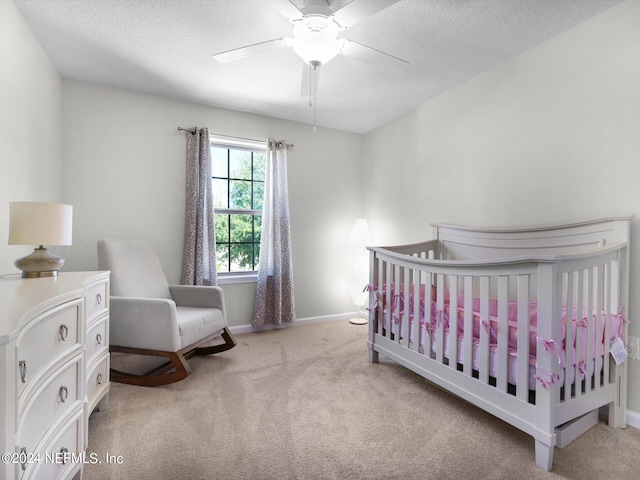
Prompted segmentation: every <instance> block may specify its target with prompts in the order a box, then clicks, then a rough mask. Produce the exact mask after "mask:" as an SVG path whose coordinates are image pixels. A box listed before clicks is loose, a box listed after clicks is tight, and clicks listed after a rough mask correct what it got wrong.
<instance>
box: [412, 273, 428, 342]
mask: <svg viewBox="0 0 640 480" xmlns="http://www.w3.org/2000/svg"><path fill="white" fill-rule="evenodd" d="M420 282H421V273H420V270H413V324H412V325H411V330H412V331H411V339H412V343H411V349H412V350H415V351H416V352H418V351H420V330H421V328H420V320H421V319H420V306H421V305H425V303H424V298H421V295H420Z"/></svg>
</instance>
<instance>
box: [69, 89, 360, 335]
mask: <svg viewBox="0 0 640 480" xmlns="http://www.w3.org/2000/svg"><path fill="white" fill-rule="evenodd" d="M62 91H63V191H64V200H65V201H66V202H68V203H70V204H72V205H74V208H75V224H74V245H73V249H72V251H70V252H69V253H68V254H67V256H66V259H67V267H65V268H69V269H77V270H87V269H94V268H97V256H96V242H97V240H99V239H101V238H105V237H109V236H142V237H147V238H150V239H152V240H153V241H154V242H155V244H156V247H157V249H158V253H159V256H160V260H161V262H162V264H163V267H164V268H165V271H166V274H167V277H168V278H169V281H170V282H179V279H180V272H181V269H182V250H183V245H184V208H185V207H184V204H185V202H184V195H185V193H184V191H185V166H184V165H185V149H186V139H185V135H186V134H185V133H184V132H178V131H177V129H176V128H177V127H178V126H182V127H193V126H195V125H197V126H199V127H204V126H208V127H209V128H210V129H211V131H212V132H215V133H220V134H225V135H234V136H238V137H245V138H255V139H266V138H267V137H274V138H277V139H285V140H286V141H287V143H292V144H294V145H295V147H294V148H293V149H292V150H289V152H288V159H289V162H288V165H289V196H290V198H289V200H290V211H291V223H292V232H291V236H292V248H293V262H294V278H295V295H296V313H297V316H298V318H307V317H316V316H325V315H332V314H339V313H344V312H348V311H352V310H354V308H355V307H354V306H353V305H352V304H351V300H350V296H349V289H348V286H347V284H346V281H347V280H346V278H347V272H346V268H345V265H346V263H347V262H346V259H347V253H348V248H347V247H348V245H347V241H348V238H349V233H350V229H351V224H352V222H353V220H354V219H355V218H357V217H358V216H361V215H362V210H361V202H360V199H361V195H360V190H359V185H360V161H361V155H362V152H361V145H362V136H361V135H356V134H351V133H345V132H340V131H335V130H327V129H319V130H318V134H317V135H316V136H314V135H313V132H312V127H311V126H310V125H303V124H299V123H294V122H287V121H283V120H278V119H274V118H267V117H262V116H257V115H251V114H246V113H241V112H234V111H229V110H223V109H217V108H211V107H205V106H201V105H195V104H190V103H185V102H181V101H176V100H170V99H166V98H162V97H156V96H151V95H145V94H140V93H134V92H130V91H125V90H119V89H114V88H108V87H103V86H98V85H92V84H86V83H79V82H74V81H67V80H65V81H64V82H63V89H62ZM223 288H224V289H225V293H226V295H225V296H226V300H227V305H228V308H229V311H230V319H229V321H230V324H232V325H240V324H247V323H250V322H251V315H252V312H253V301H254V296H255V284H248V285H247V284H243V285H224V286H223Z"/></svg>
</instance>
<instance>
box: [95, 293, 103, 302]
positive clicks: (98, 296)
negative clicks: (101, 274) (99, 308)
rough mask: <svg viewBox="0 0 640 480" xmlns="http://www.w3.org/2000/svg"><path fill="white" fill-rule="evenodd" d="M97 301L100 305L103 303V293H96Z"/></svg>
mask: <svg viewBox="0 0 640 480" xmlns="http://www.w3.org/2000/svg"><path fill="white" fill-rule="evenodd" d="M96 303H97V304H98V305H102V295H101V294H99V293H98V294H96Z"/></svg>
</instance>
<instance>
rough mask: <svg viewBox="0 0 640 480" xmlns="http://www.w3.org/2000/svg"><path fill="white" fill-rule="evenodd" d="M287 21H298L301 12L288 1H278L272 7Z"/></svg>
mask: <svg viewBox="0 0 640 480" xmlns="http://www.w3.org/2000/svg"><path fill="white" fill-rule="evenodd" d="M273 8H275V9H276V10H277V11H278V12H279V13H280V15H282V16H283V17H284V18H286V19H287V20H291V21H293V20H300V19H301V18H302V12H301V11H300V9H299V8H298V7H296V6H295V5H294V4H293V3H292V2H291V1H290V0H280V1H279V2H278V3H277V4H275V5H274V7H273Z"/></svg>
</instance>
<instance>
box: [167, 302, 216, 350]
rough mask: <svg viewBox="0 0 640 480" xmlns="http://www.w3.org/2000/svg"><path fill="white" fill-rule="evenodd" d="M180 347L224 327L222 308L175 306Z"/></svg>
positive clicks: (186, 345)
mask: <svg viewBox="0 0 640 480" xmlns="http://www.w3.org/2000/svg"><path fill="white" fill-rule="evenodd" d="M176 317H177V320H178V328H179V331H180V340H181V342H182V348H185V347H188V346H189V345H192V344H194V343H196V342H198V341H200V340H202V339H203V338H204V337H207V336H209V335H213V334H214V333H216V332H218V331H220V330H222V329H223V328H224V327H225V321H224V317H223V316H222V310H219V309H217V308H192V307H176Z"/></svg>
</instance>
